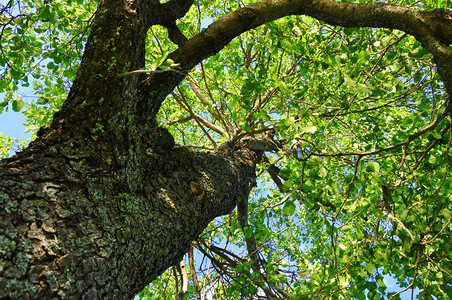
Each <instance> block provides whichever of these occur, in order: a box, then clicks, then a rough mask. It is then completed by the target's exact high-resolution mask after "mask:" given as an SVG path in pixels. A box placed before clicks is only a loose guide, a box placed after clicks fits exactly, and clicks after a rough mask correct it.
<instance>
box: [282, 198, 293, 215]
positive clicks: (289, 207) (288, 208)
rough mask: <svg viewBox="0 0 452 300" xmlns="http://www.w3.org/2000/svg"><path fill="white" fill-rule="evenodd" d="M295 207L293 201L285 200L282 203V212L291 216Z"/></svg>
mask: <svg viewBox="0 0 452 300" xmlns="http://www.w3.org/2000/svg"><path fill="white" fill-rule="evenodd" d="M295 209H296V206H295V203H293V202H292V201H287V202H286V203H285V204H284V207H283V212H284V214H286V215H289V216H291V215H293V214H294V213H295Z"/></svg>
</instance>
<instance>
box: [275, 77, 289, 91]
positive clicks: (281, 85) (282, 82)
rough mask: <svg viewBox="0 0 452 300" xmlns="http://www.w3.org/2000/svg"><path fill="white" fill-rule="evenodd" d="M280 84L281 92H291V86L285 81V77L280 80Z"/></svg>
mask: <svg viewBox="0 0 452 300" xmlns="http://www.w3.org/2000/svg"><path fill="white" fill-rule="evenodd" d="M278 86H279V89H280V90H281V92H283V93H285V94H290V90H289V87H288V86H287V84H286V83H285V82H284V79H283V80H280V81H279V82H278Z"/></svg>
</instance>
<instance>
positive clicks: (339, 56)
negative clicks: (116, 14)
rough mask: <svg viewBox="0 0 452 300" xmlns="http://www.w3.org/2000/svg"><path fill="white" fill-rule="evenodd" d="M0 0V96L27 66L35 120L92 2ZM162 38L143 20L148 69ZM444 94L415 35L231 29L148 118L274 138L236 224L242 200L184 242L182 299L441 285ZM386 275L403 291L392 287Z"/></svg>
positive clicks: (45, 113) (293, 25)
mask: <svg viewBox="0 0 452 300" xmlns="http://www.w3.org/2000/svg"><path fill="white" fill-rule="evenodd" d="M248 2H250V1H248ZM248 2H246V1H242V2H239V1H226V0H217V1H197V2H196V3H195V6H193V7H192V9H191V10H190V12H189V14H188V15H187V16H186V17H185V18H184V19H183V20H181V21H180V23H179V24H178V26H179V28H180V29H181V31H182V32H183V33H184V34H185V35H186V36H187V37H191V36H194V35H195V34H196V33H198V32H200V31H201V30H202V28H201V26H202V25H204V22H206V21H209V20H211V19H214V20H215V19H217V18H219V17H221V16H222V15H224V14H225V13H227V12H230V11H232V10H234V9H236V8H237V7H239V6H244V5H246V4H247V3H248ZM357 2H365V1H357ZM368 2H369V1H368ZM392 2H393V4H397V5H412V6H416V7H418V8H423V9H434V8H444V6H445V5H446V2H445V1H439V2H436V1H430V0H425V1H422V2H419V1H409V0H406V1H392ZM10 3H13V2H12V1H11V2H10ZM18 5H19V4H18ZM11 7H16V8H15V9H13V8H11V9H9V13H10V14H9V15H8V14H3V16H2V21H1V22H2V24H3V25H2V33H1V34H2V37H1V46H2V48H1V54H2V56H1V61H0V65H1V66H2V68H3V69H2V72H3V76H2V79H1V80H0V89H1V90H2V91H5V90H6V91H8V92H7V96H6V97H5V101H4V102H2V103H3V104H2V103H0V106H1V107H2V108H3V107H6V106H7V105H9V104H11V107H12V109H13V110H20V109H21V107H20V106H21V105H22V104H21V102H20V101H21V100H20V98H14V97H17V96H15V93H16V91H17V89H18V88H19V86H27V85H28V80H29V79H28V77H29V76H28V75H31V76H33V77H34V78H35V80H36V81H35V82H34V89H35V91H36V95H39V99H38V100H37V101H35V102H34V103H32V104H29V105H27V106H26V110H25V111H26V115H27V120H28V125H29V128H30V130H36V129H37V128H39V127H40V126H41V125H43V124H48V123H49V122H50V120H51V116H52V114H53V112H54V111H56V110H58V109H59V108H60V107H61V105H62V102H63V100H64V98H65V96H66V93H67V87H68V85H69V84H70V82H71V80H72V79H73V78H74V75H75V70H76V65H77V62H78V60H79V59H80V49H81V48H82V46H83V42H84V38H85V36H86V30H87V28H88V26H89V22H87V20H89V18H90V14H92V13H93V12H94V4H92V3H89V2H86V3H85V2H83V1H77V2H73V1H67V2H66V1H52V2H50V3H47V4H42V3H40V2H39V1H34V2H33V1H28V2H20V6H17V5H11ZM18 7H19V8H18ZM3 9H6V8H3ZM5 11H8V10H5ZM166 35H167V34H166V29H165V28H163V27H157V26H155V27H153V28H152V29H151V30H150V32H149V38H148V41H149V42H148V48H147V54H148V55H147V65H148V67H149V68H150V69H153V67H155V62H156V61H160V60H161V58H162V57H166V55H167V54H168V53H170V52H171V51H173V50H174V49H176V48H177V46H176V45H174V44H173V43H171V42H170V41H169V39H168V38H167V37H166ZM42 49H44V51H42ZM19 51H20V52H21V54H20V55H19ZM62 78H66V79H67V82H65V81H64V80H63V79H62ZM446 100H447V95H446V94H445V91H444V89H443V84H442V83H441V80H440V78H439V76H438V74H437V72H436V69H435V65H434V63H433V61H432V57H431V55H430V54H429V53H428V52H427V51H425V50H424V49H422V47H421V46H420V43H419V42H418V41H416V40H415V39H414V38H413V37H411V36H409V35H406V34H405V33H404V32H401V31H398V30H389V29H373V28H345V29H343V28H339V27H333V26H329V25H326V24H324V23H321V22H318V21H317V20H315V19H312V18H310V17H305V16H294V17H290V18H289V17H288V18H284V19H280V20H277V21H274V22H271V23H268V24H266V25H264V26H261V27H259V28H258V29H256V30H252V31H249V32H247V33H244V34H242V35H241V36H240V37H238V38H236V39H234V40H233V41H232V42H231V43H230V44H229V45H228V46H227V47H226V48H225V49H223V50H222V51H221V52H220V53H218V54H217V55H215V56H213V57H211V58H210V59H207V60H206V61H204V62H203V63H202V64H201V65H199V66H198V67H197V68H196V69H194V70H192V71H191V72H190V75H189V76H188V77H187V80H186V81H184V82H183V83H182V84H180V85H179V86H178V87H177V88H176V89H175V90H174V92H173V93H172V94H171V96H170V97H168V99H167V100H166V101H165V103H164V105H163V107H162V109H161V110H160V115H159V120H160V122H161V123H162V124H164V125H165V126H166V127H167V128H168V129H169V130H170V132H171V133H172V134H173V135H174V137H175V139H176V141H177V143H178V144H179V145H180V146H182V145H183V146H186V147H190V148H194V149H197V150H198V151H211V150H214V149H215V148H216V147H217V146H218V145H219V144H221V143H223V142H225V141H227V140H231V139H240V138H243V137H246V136H255V137H259V136H265V137H267V138H271V139H273V140H274V141H275V142H276V143H277V144H278V150H277V151H272V152H266V155H265V157H264V159H263V161H262V163H261V164H260V165H259V166H258V170H257V173H258V175H259V176H258V184H257V187H255V188H254V189H253V191H252V194H251V195H250V197H249V200H248V205H249V208H248V215H247V224H245V225H244V224H243V223H241V222H240V221H239V219H238V218H237V214H238V213H240V212H237V214H236V213H234V214H231V215H229V216H224V217H222V218H218V219H217V220H215V221H214V222H212V223H211V224H210V225H209V226H208V228H207V229H206V230H205V232H204V233H203V235H202V236H201V237H200V238H199V240H198V241H195V242H194V243H193V247H194V250H192V251H194V253H195V254H196V253H197V255H195V259H196V264H197V265H196V267H193V266H190V268H189V269H190V270H191V271H196V276H192V277H191V282H190V283H191V284H190V285H189V286H190V288H189V290H188V292H187V295H186V297H187V298H190V299H192V298H195V297H196V296H197V293H201V294H202V293H204V294H205V295H210V296H212V297H213V298H215V299H239V298H241V297H243V298H250V299H257V298H264V297H270V296H280V297H283V296H286V297H290V298H293V299H306V298H312V299H323V298H327V297H331V298H334V299H336V298H337V299H340V298H344V299H351V298H356V299H366V298H368V299H380V298H389V299H400V294H399V293H401V292H403V291H405V290H408V289H411V290H414V289H415V288H418V289H420V290H421V291H422V293H421V294H420V295H419V297H424V295H427V296H429V297H431V296H435V297H436V298H438V299H448V297H451V296H452V286H451V285H450V282H452V262H451V260H452V256H451V253H452V251H451V246H452V242H451V226H450V224H451V221H452V219H451V216H452V205H451V203H452V202H451V201H452V196H451V193H450V191H451V189H452V187H451V185H452V179H451V178H452V176H451V174H450V173H451V171H450V159H451V158H450V146H451V141H452V128H451V117H450V116H449V115H447V114H444V113H442V112H443V109H444V106H445V104H446V103H445V102H446ZM431 124H433V126H430V125H431ZM9 143H10V142H9ZM253 240H254V241H255V245H256V247H255V248H254V249H253V247H252V246H250V244H251V243H250V241H253ZM186 260H187V261H189V262H192V260H193V257H192V256H190V257H188V258H187V259H186ZM384 276H390V277H392V278H393V279H394V280H395V281H396V282H397V284H398V285H399V286H400V289H398V290H394V289H391V290H389V289H388V287H387V286H386V284H385V281H384V280H383V279H384V278H385V277H384ZM179 277H180V275H179V272H177V271H176V269H170V270H168V271H167V272H166V273H165V274H163V275H162V276H161V278H160V279H159V280H156V281H154V282H153V283H151V285H150V286H148V287H146V288H145V290H143V291H142V292H141V293H140V295H139V296H140V297H142V298H147V299H155V298H159V297H160V298H162V297H163V296H164V295H169V294H174V293H175V290H180V282H179V281H180V279H179ZM386 278H387V277H386ZM176 293H177V292H176Z"/></svg>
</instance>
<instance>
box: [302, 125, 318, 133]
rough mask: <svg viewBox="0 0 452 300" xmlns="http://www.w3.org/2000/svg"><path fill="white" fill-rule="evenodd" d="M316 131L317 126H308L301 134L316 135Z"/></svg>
mask: <svg viewBox="0 0 452 300" xmlns="http://www.w3.org/2000/svg"><path fill="white" fill-rule="evenodd" d="M316 130H317V127H316V126H306V127H303V128H301V132H304V133H314V132H316Z"/></svg>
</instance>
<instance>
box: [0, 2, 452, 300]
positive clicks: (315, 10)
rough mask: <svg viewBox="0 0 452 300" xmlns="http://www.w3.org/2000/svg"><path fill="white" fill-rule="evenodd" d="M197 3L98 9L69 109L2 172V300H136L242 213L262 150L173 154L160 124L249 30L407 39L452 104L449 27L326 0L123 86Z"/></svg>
mask: <svg viewBox="0 0 452 300" xmlns="http://www.w3.org/2000/svg"><path fill="white" fill-rule="evenodd" d="M192 2H193V1H186V0H171V1H168V2H167V3H165V4H159V1H126V0H121V1H112V0H103V1H99V9H98V11H97V13H96V16H95V20H94V23H93V25H92V27H91V33H90V37H89V39H88V42H87V45H86V49H85V53H84V55H83V59H82V63H81V65H80V67H79V70H78V74H77V77H76V79H75V81H74V84H73V86H72V88H71V91H70V93H69V95H68V98H67V100H66V102H65V104H64V106H63V108H62V109H61V111H59V112H58V113H56V114H55V116H54V120H53V122H52V123H51V125H50V126H49V127H47V128H42V129H41V130H40V131H39V132H38V138H37V139H36V140H35V141H33V142H32V143H31V144H30V146H29V147H28V148H27V149H25V150H24V151H23V152H21V153H19V154H17V155H16V156H14V157H12V158H9V159H6V160H3V161H1V162H0V206H1V209H0V298H23V299H27V298H39V299H47V298H74V299H80V298H86V299H97V298H108V299H117V298H132V297H133V295H134V294H136V293H137V292H138V291H140V290H141V289H142V288H143V287H144V286H145V285H146V284H148V283H149V282H150V281H152V280H153V279H155V278H156V277H157V276H158V275H160V274H161V273H162V272H163V271H164V270H165V269H167V268H168V267H169V266H171V265H174V264H176V263H178V262H179V261H180V260H181V258H182V256H183V254H184V253H186V252H187V251H188V249H189V247H190V242H191V241H193V240H195V239H196V237H197V236H198V235H199V234H200V233H201V232H202V230H203V229H204V228H205V227H206V226H207V224H208V223H209V222H210V221H211V220H213V219H214V218H215V217H217V216H220V215H224V214H228V213H230V212H231V211H232V210H233V209H234V207H235V205H236V203H237V199H238V197H239V195H240V191H243V190H249V188H250V184H251V183H252V182H253V180H254V178H255V174H254V170H255V164H256V163H257V162H258V157H259V155H257V153H256V151H253V150H251V149H248V148H239V149H237V148H234V149H235V150H234V151H233V150H232V149H231V148H228V147H221V150H218V151H216V152H215V153H196V152H192V151H189V150H187V149H184V148H174V147H173V146H174V141H173V138H172V136H171V135H170V134H169V133H168V132H167V131H166V130H164V129H162V128H159V127H158V126H157V123H156V121H155V116H156V114H157V112H158V110H159V108H160V105H161V103H162V101H163V100H164V99H165V97H166V96H167V95H168V94H169V93H170V92H171V91H172V90H173V89H174V87H175V86H176V85H177V84H178V83H180V82H181V81H182V80H183V79H184V77H185V75H184V73H185V72H188V71H189V69H191V68H193V67H194V66H195V65H196V64H198V63H199V62H200V61H202V60H203V59H205V58H207V57H209V56H211V55H212V54H214V53H216V52H218V51H220V50H221V49H222V48H223V47H224V46H225V45H226V44H227V43H229V41H231V40H232V39H233V38H234V37H236V36H238V35H240V34H241V33H243V32H245V31H247V30H250V29H252V28H255V27H257V26H260V25H261V24H264V23H266V22H268V21H271V20H274V19H276V18H280V17H283V16H286V15H291V14H308V15H312V16H314V17H316V18H318V19H320V20H324V21H327V22H330V23H332V24H336V25H341V26H376V27H389V28H398V29H401V30H405V31H407V32H408V33H410V34H413V35H415V36H416V38H418V39H419V40H420V41H421V42H422V44H423V45H424V47H425V48H427V49H428V50H430V51H431V52H432V53H433V55H434V56H435V59H436V62H437V64H438V68H439V70H440V75H441V76H442V78H443V80H444V82H445V85H446V88H447V90H448V91H449V94H452V93H451V91H452V84H451V80H452V79H451V78H452V76H449V75H450V74H452V71H451V70H452V67H451V65H452V60H451V59H450V57H451V54H450V51H449V50H447V48H446V47H444V46H443V45H442V44H441V43H449V44H450V41H451V40H452V39H451V36H452V33H451V32H452V31H451V30H450V28H451V24H452V22H451V18H450V15H447V14H446V15H442V14H438V16H439V15H441V16H440V17H441V18H442V19H441V21H438V20H437V19H432V14H433V13H432V14H429V13H427V12H422V13H421V12H419V13H416V11H415V10H411V9H408V8H397V7H394V6H390V5H376V4H368V5H355V4H348V3H334V2H332V1H328V0H322V1H306V0H305V1H301V0H298V1H289V0H283V1H274V0H267V1H265V0H264V1H261V2H258V3H255V4H252V5H250V6H248V7H244V8H241V9H239V10H237V11H235V12H232V13H230V14H228V15H226V16H224V17H223V18H221V19H220V20H218V21H217V22H215V23H214V24H212V25H211V26H210V27H209V28H208V29H207V30H205V31H203V32H202V33H200V34H198V35H197V36H195V37H194V38H192V39H190V40H188V41H185V42H182V43H181V44H180V48H179V49H178V50H176V51H175V52H174V53H172V54H171V55H170V56H169V57H170V58H171V59H173V60H174V61H175V62H176V63H179V65H180V66H179V67H178V70H177V71H174V72H171V71H169V72H161V73H152V74H150V75H149V76H145V75H128V76H121V74H124V73H128V72H132V71H134V70H138V69H141V68H142V67H143V66H144V56H145V38H146V34H147V31H148V29H149V28H150V26H152V25H155V24H161V25H167V26H171V24H172V23H173V22H174V21H175V20H176V19H177V18H180V17H182V16H183V15H184V14H185V13H186V12H187V11H188V9H189V8H190V6H191V5H192ZM369 14H370V15H369ZM369 16H372V18H369ZM401 16H404V18H405V19H400V17H401ZM438 24H442V25H443V26H438ZM447 28H449V29H447ZM446 29H447V30H448V31H445V30H446Z"/></svg>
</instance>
